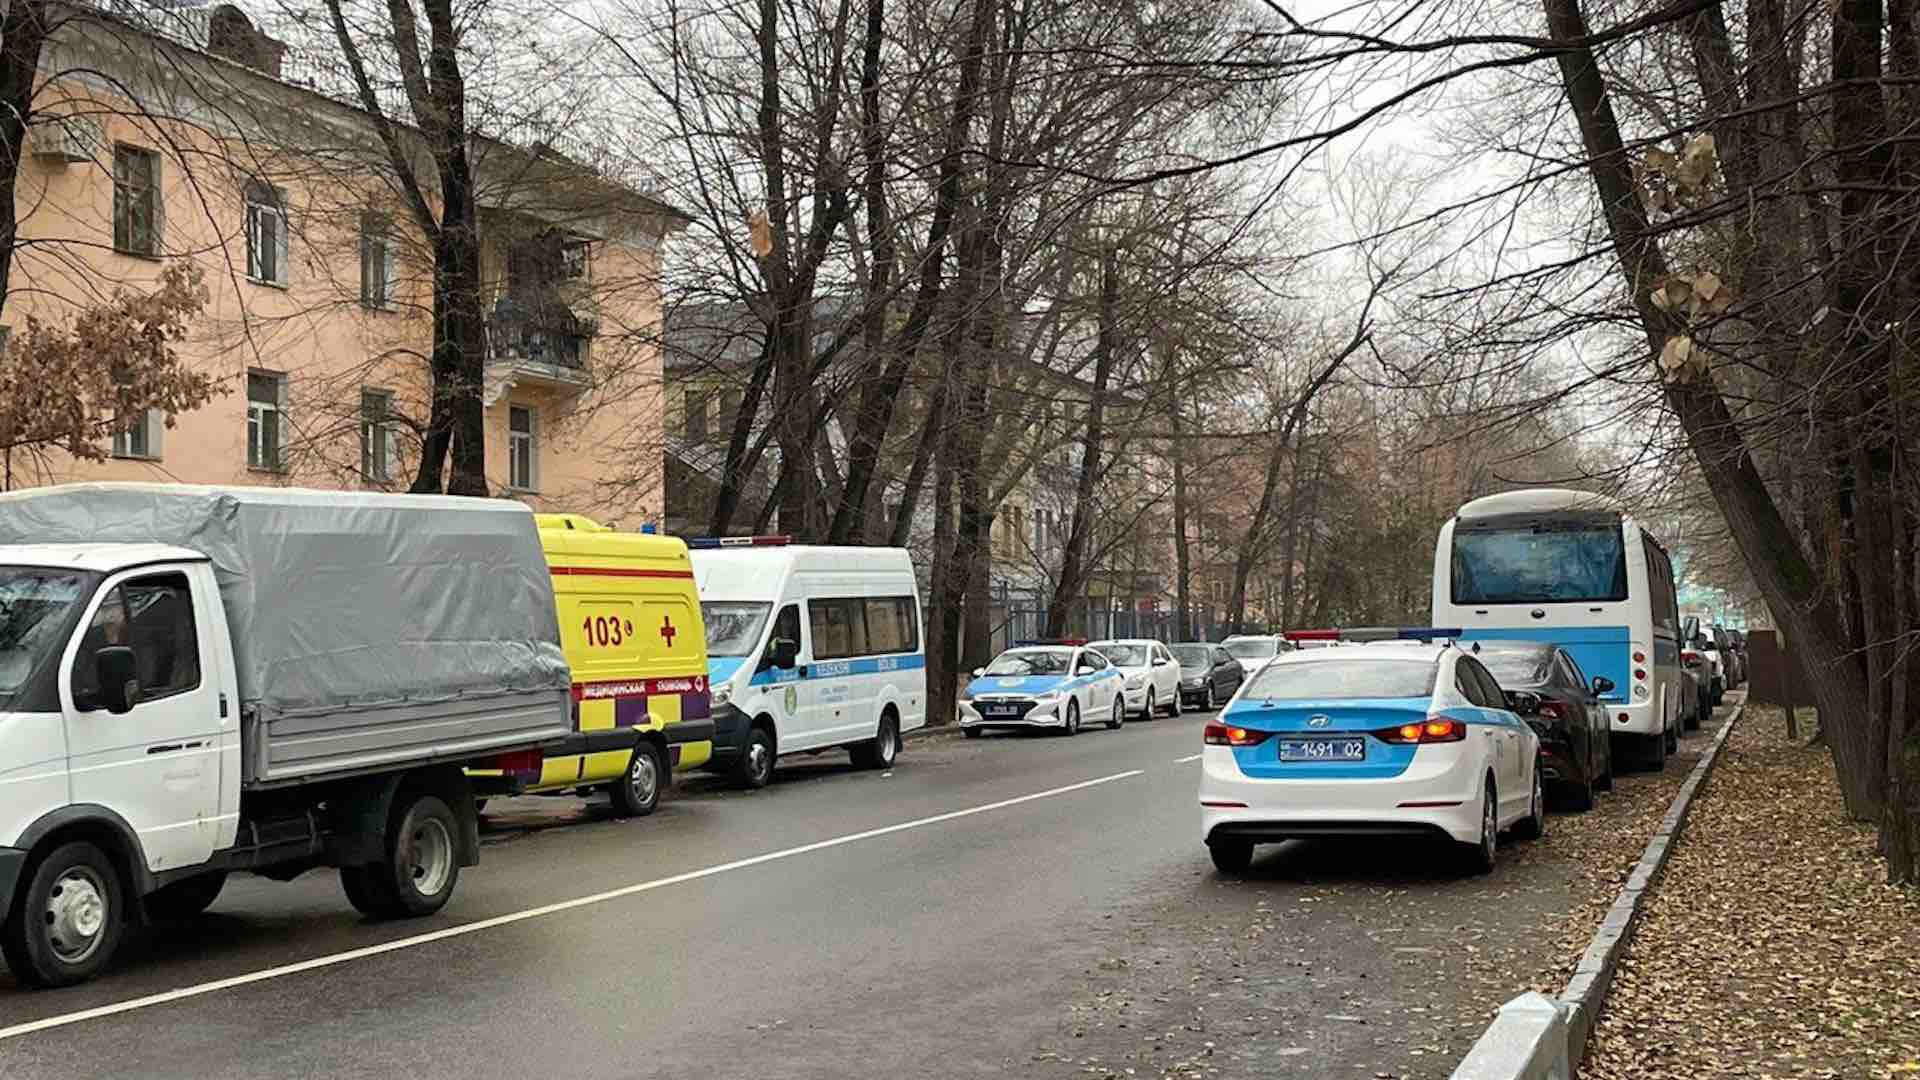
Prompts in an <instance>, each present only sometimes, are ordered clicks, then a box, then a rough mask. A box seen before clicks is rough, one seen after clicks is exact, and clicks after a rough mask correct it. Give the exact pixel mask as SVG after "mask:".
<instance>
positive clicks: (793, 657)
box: [773, 638, 800, 670]
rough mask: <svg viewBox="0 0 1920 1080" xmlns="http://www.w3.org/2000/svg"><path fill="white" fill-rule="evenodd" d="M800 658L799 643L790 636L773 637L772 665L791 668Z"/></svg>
mask: <svg viewBox="0 0 1920 1080" xmlns="http://www.w3.org/2000/svg"><path fill="white" fill-rule="evenodd" d="M799 660H800V643H799V642H797V641H795V640H793V639H792V638H775V639H774V642H773V666H774V667H777V668H783V669H788V670H790V669H792V667H793V666H794V664H796V663H797V662H799Z"/></svg>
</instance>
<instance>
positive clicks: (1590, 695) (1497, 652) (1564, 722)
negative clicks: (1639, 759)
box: [1474, 641, 1613, 811]
mask: <svg viewBox="0 0 1920 1080" xmlns="http://www.w3.org/2000/svg"><path fill="white" fill-rule="evenodd" d="M1476 644H1477V648H1476V649H1475V650H1474V655H1475V656H1477V657H1479V658H1480V662H1481V663H1483V664H1485V665H1486V666H1487V670H1488V671H1491V672H1492V673H1493V677H1494V679H1495V680H1496V681H1497V682H1499V684H1500V689H1501V690H1502V691H1503V692H1504V693H1505V695H1506V700H1507V705H1508V707H1509V708H1511V709H1513V711H1514V712H1515V713H1518V714H1519V715H1520V718H1521V719H1523V720H1525V721H1526V722H1527V724H1528V725H1529V726H1531V727H1532V728H1533V730H1534V732H1535V733H1536V734H1538V735H1539V736H1540V766H1541V770H1542V772H1543V773H1544V775H1545V778H1546V784H1547V793H1548V794H1549V795H1553V796H1555V797H1556V798H1557V800H1558V801H1559V802H1560V803H1562V804H1563V805H1565V806H1566V808H1567V809H1569V810H1574V811H1586V810H1591V809H1592V808H1593V800H1594V792H1595V791H1610V790H1612V788H1613V751H1612V743H1613V739H1612V736H1611V735H1610V733H1609V731H1608V724H1607V710H1606V706H1605V704H1604V703H1602V702H1601V700H1600V695H1601V694H1603V693H1605V692H1606V691H1607V690H1610V689H1612V683H1611V680H1608V679H1605V678H1595V679H1588V678H1587V675H1586V673H1585V672H1583V671H1581V670H1580V665H1579V664H1578V663H1576V662H1575V661H1574V659H1573V656H1572V654H1570V653H1568V652H1567V651H1566V650H1565V649H1562V648H1559V647H1557V646H1554V645H1550V644H1546V643H1544V642H1541V643H1535V642H1521V641H1482V642H1478V643H1476ZM1602 684H1604V688H1603V685H1602Z"/></svg>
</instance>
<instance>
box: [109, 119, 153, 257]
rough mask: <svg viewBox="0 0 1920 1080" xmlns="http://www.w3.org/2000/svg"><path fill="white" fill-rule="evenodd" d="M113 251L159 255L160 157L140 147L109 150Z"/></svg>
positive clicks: (121, 145)
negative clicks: (111, 158)
mask: <svg viewBox="0 0 1920 1080" xmlns="http://www.w3.org/2000/svg"><path fill="white" fill-rule="evenodd" d="M113 247H114V250H115V251H124V252H127V253H129V254H133V255H158V254H159V253H160V155H158V154H156V153H154V152H153V151H152V150H148V149H146V148H144V147H139V146H127V145H125V144H124V143H116V144H114V147H113Z"/></svg>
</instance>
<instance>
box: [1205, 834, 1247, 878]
mask: <svg viewBox="0 0 1920 1080" xmlns="http://www.w3.org/2000/svg"><path fill="white" fill-rule="evenodd" d="M1207 854H1208V855H1211V856H1213V868H1214V869H1215V870H1218V871H1220V872H1221V873H1222V874H1228V875H1232V876H1235V877H1238V876H1239V875H1241V874H1244V873H1246V872H1247V868H1248V867H1250V866H1252V865H1253V843H1252V841H1249V840H1209V841H1207Z"/></svg>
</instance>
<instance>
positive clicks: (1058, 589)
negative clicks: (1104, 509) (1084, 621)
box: [1047, 244, 1120, 638]
mask: <svg viewBox="0 0 1920 1080" xmlns="http://www.w3.org/2000/svg"><path fill="white" fill-rule="evenodd" d="M1118 263H1119V253H1118V252H1117V251H1115V250H1114V248H1113V246H1112V245H1111V244H1106V245H1104V246H1103V247H1102V248H1101V251H1100V301H1099V308H1098V312H1099V314H1098V317H1097V318H1098V323H1099V328H1098V331H1097V335H1096V339H1097V340H1096V344H1095V346H1094V360H1093V388H1092V392H1091V393H1090V394H1089V396H1088V401H1087V426H1086V434H1085V435H1084V436H1083V437H1082V439H1081V441H1080V475H1079V478H1078V480H1077V481H1076V482H1075V484H1074V489H1073V517H1072V520H1071V521H1069V522H1068V525H1067V542H1066V545H1065V550H1064V551H1063V552H1062V554H1061V557H1060V578H1059V580H1057V581H1055V582H1054V584H1053V596H1052V597H1051V598H1050V599H1049V600H1048V601H1047V636H1048V637H1050V638H1058V637H1064V636H1065V635H1066V632H1067V615H1068V609H1069V607H1070V605H1071V604H1072V603H1073V601H1074V600H1075V599H1077V598H1078V597H1079V595H1080V593H1081V592H1082V591H1084V589H1085V587H1086V580H1085V578H1086V574H1087V568H1086V566H1085V560H1086V557H1087V545H1088V543H1089V542H1090V540H1091V537H1092V533H1093V515H1094V507H1093V489H1094V484H1095V481H1097V480H1098V479H1099V478H1100V454H1101V451H1102V449H1103V448H1104V447H1105V445H1106V437H1107V428H1106V409H1107V383H1108V380H1110V379H1111V378H1112V377H1113V364H1114V359H1115V355H1116V354H1117V353H1118V352H1119V349H1120V342H1119V336H1120V335H1119V328H1118V327H1116V326H1115V325H1114V321H1115V318H1116V317H1117V313H1118V307H1119V303H1120V281H1119V276H1120V275H1119V265H1118Z"/></svg>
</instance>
